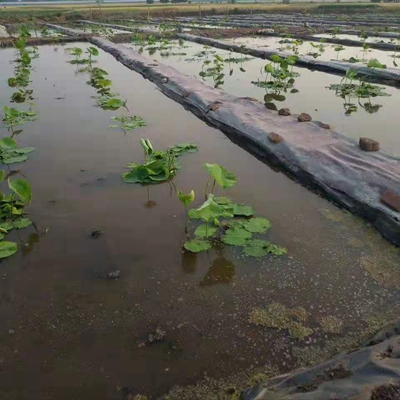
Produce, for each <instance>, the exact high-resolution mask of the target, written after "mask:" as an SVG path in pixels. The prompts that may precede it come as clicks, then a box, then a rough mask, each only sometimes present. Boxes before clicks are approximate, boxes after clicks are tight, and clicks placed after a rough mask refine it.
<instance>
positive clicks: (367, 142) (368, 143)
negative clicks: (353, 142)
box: [359, 138, 379, 151]
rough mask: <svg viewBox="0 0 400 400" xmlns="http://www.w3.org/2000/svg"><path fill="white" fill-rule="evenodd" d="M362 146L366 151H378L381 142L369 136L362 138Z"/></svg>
mask: <svg viewBox="0 0 400 400" xmlns="http://www.w3.org/2000/svg"><path fill="white" fill-rule="evenodd" d="M359 144H360V147H361V149H362V150H364V151H378V150H379V142H377V141H376V140H373V139H368V138H360V142H359Z"/></svg>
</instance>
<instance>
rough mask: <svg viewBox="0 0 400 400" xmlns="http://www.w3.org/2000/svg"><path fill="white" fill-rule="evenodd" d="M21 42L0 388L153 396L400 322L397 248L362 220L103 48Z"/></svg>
mask: <svg viewBox="0 0 400 400" xmlns="http://www.w3.org/2000/svg"><path fill="white" fill-rule="evenodd" d="M182 47H183V46H182ZM21 49H22V50H24V51H25V50H26V51H29V54H30V56H29V57H30V58H32V57H31V56H32V55H35V58H34V59H33V60H31V62H32V63H33V66H34V68H33V69H30V74H29V76H28V77H27V76H26V73H25V72H24V73H23V74H22V75H23V76H22V75H21V70H20V69H16V70H14V67H15V65H17V66H18V65H19V63H20V61H17V64H15V63H13V64H10V61H12V60H21V59H23V60H25V61H24V62H27V61H28V58H27V56H26V55H24V54H25V53H24V52H22V54H21V50H19V52H18V53H17V54H15V53H14V50H12V49H8V50H1V57H0V71H1V74H2V79H1V80H0V89H1V90H0V101H1V104H2V105H3V106H4V107H8V108H5V109H4V110H3V112H4V115H3V118H4V119H3V123H2V125H1V132H2V146H1V149H2V157H3V158H2V163H3V165H5V166H4V167H3V170H4V171H5V172H4V175H5V176H6V181H4V182H3V183H2V185H3V186H4V187H3V189H2V190H3V191H4V192H5V193H8V192H7V191H8V190H11V193H14V195H15V196H18V198H17V197H12V198H11V204H13V202H15V201H18V204H15V207H14V208H16V210H14V209H13V207H10V206H9V204H10V202H9V201H8V202H7V201H6V199H5V197H3V201H2V203H6V204H2V210H3V211H4V210H6V209H7V210H8V211H7V212H11V216H8V214H4V213H3V215H2V218H3V220H2V221H3V222H4V223H8V224H9V225H8V227H7V229H6V228H5V227H4V225H3V230H4V231H5V232H3V233H4V235H5V239H4V240H7V241H8V242H13V243H15V244H16V246H17V247H13V249H14V250H16V251H15V252H14V254H12V255H11V254H5V253H4V250H5V249H4V248H3V249H2V250H3V253H2V256H3V258H4V259H3V261H2V263H1V267H2V274H3V281H2V282H3V283H2V285H3V289H2V297H1V299H2V300H1V302H0V316H1V319H2V321H3V329H2V331H1V332H0V344H1V346H0V348H1V352H0V354H1V359H2V371H1V374H0V387H1V389H0V393H1V394H2V395H3V396H8V397H11V398H13V397H14V398H18V399H32V398H35V397H39V398H40V397H45V396H47V397H49V398H57V399H68V398H71V396H72V395H73V396H77V397H82V396H85V397H87V398H93V399H94V398H95V399H97V400H99V399H113V398H120V397H121V395H124V396H127V395H129V394H132V395H135V394H146V395H148V396H154V397H155V396H163V395H164V394H165V393H166V392H168V391H169V390H170V389H171V388H173V387H174V386H176V385H187V384H190V383H195V382H196V381H198V380H199V379H201V378H203V377H204V374H205V372H206V373H207V376H208V377H211V378H214V379H224V382H225V383H226V382H230V384H231V386H232V384H233V385H235V386H233V391H234V393H236V394H238V393H237V392H236V390H237V385H238V381H237V380H236V381H232V380H229V376H230V375H232V374H235V373H239V372H243V371H246V373H245V375H246V376H247V378H246V379H245V381H241V382H240V384H243V385H251V384H252V383H255V382H257V380H259V379H260V376H261V379H263V377H265V376H267V375H271V374H275V373H278V372H285V371H288V370H290V369H292V368H293V367H295V366H299V365H305V364H307V363H310V362H315V361H317V360H319V359H323V358H326V357H329V356H330V355H332V354H334V353H336V352H337V351H338V350H340V349H344V348H351V347H353V346H354V345H357V343H358V342H359V341H360V340H363V339H364V338H366V337H368V336H369V335H370V334H371V333H373V332H374V331H375V330H376V329H377V328H379V327H380V326H382V325H383V324H384V323H385V322H387V321H389V320H391V319H393V318H396V317H398V308H397V305H398V304H399V301H400V297H399V292H398V290H399V288H400V277H399V274H398V269H397V266H398V261H399V252H398V250H397V249H396V248H394V247H393V246H391V245H389V244H388V243H387V242H386V241H385V240H384V239H382V237H381V236H380V235H379V234H378V233H377V232H376V231H375V229H373V228H371V227H370V226H369V225H368V224H366V223H365V222H363V221H362V220H360V219H358V218H356V217H354V216H352V215H350V214H349V213H346V212H344V211H341V210H340V209H338V208H336V207H334V206H333V205H331V204H330V203H329V202H327V201H326V200H324V199H322V198H321V197H319V196H318V195H316V194H313V193H312V192H310V191H308V190H307V189H306V188H304V187H302V186H300V185H298V184H296V183H295V182H293V181H291V180H290V179H288V178H287V177H286V176H285V175H284V174H282V173H279V172H278V171H275V170H273V169H270V168H269V167H268V166H266V165H265V164H263V163H261V162H260V161H258V160H257V159H255V158H254V157H252V156H251V155H250V154H248V153H247V152H245V151H244V150H242V149H241V148H240V147H239V146H237V145H236V144H234V143H232V142H230V141H229V140H227V138H226V137H225V136H224V135H223V134H222V133H221V132H219V131H218V130H216V129H213V128H210V127H208V126H207V125H205V124H204V123H202V122H201V121H200V120H198V119H197V118H195V117H194V116H193V115H192V114H190V113H188V112H187V111H185V110H184V109H183V108H182V107H181V106H179V105H177V104H176V103H174V102H172V101H171V100H169V99H167V98H166V97H164V96H163V95H162V94H161V93H160V92H159V91H157V90H154V89H155V87H154V86H153V85H152V84H151V83H149V82H147V81H145V80H143V79H142V78H141V77H140V76H139V75H137V74H135V73H133V72H132V71H130V70H128V69H126V68H125V67H123V66H122V65H121V64H118V63H117V62H116V61H115V60H114V59H113V58H112V57H111V56H110V55H108V54H105V53H103V52H102V51H100V50H98V49H97V48H95V47H93V46H90V45H82V44H79V45H77V46H71V45H70V46H69V49H65V48H63V47H54V46H43V47H41V48H40V49H39V51H38V52H37V53H32V52H31V51H32V49H25V48H24V47H21ZM205 50H207V51H212V50H210V49H202V50H201V51H205ZM146 51H148V50H146ZM182 51H183V50H182ZM185 51H186V50H185ZM29 54H28V55H29ZM157 54H158V51H157ZM36 55H37V56H38V57H39V59H37V58H36ZM153 55H155V53H154V54H153ZM211 56H212V59H214V57H213V56H214V54H210V57H211ZM172 57H184V56H172ZM185 57H186V56H185ZM193 57H194V56H193ZM217 60H218V59H217ZM249 62H250V61H249ZM197 63H198V61H197ZM29 64H30V63H29ZM190 65H191V66H193V65H194V64H190ZM235 65H236V63H235ZM239 65H240V64H239ZM243 65H245V63H243ZM238 68H246V67H242V66H239V67H238ZM13 74H14V75H13ZM243 74H244V73H243ZM232 76H233V75H232ZM11 77H13V78H14V79H15V80H16V81H8V78H11ZM24 77H25V78H27V79H28V82H27V80H26V79H25V81H23V80H22V78H24ZM205 78H207V77H205ZM10 83H11V85H10ZM28 90H29V92H28ZM17 92H18V93H21V94H19V95H14V93H17ZM328 93H329V92H328ZM22 95H24V96H25V97H24V98H22V97H21V96H22ZM26 96H29V99H28V98H26ZM11 98H13V101H14V102H13V103H11V102H10V99H11ZM17 99H18V101H16V100H17ZM32 101H34V102H35V104H31V102H32ZM10 110H11V111H10ZM24 112H25V114H23V113H24ZM21 113H22V114H21ZM26 113H28V114H26ZM17 116H19V117H21V116H24V121H22V120H21V119H20V120H19V121H18V120H16V119H15V118H16V117H17ZM18 122H19V123H18ZM141 138H143V140H141ZM13 142H15V145H14V144H13ZM16 146H18V147H16ZM31 147H35V149H32V150H31V151H30V152H29V159H28V160H21V159H15V158H14V159H12V158H11V159H10V157H11V156H14V157H15V155H12V154H10V153H12V152H16V151H17V150H18V149H20V150H19V155H21V154H28V152H27V150H25V151H22V153H21V149H27V148H31ZM7 157H8V158H7ZM18 161H19V162H18ZM22 161H25V162H23V163H22ZM160 161H161V162H162V165H163V168H160ZM217 163H218V164H217ZM22 174H23V175H22ZM14 179H26V180H27V181H28V182H29V187H30V188H31V189H30V194H31V196H28V195H27V194H26V195H25V197H24V193H27V192H26V191H24V190H20V189H18V187H19V186H16V185H15V184H13V183H12V182H13V180H14ZM208 180H209V184H208V185H207V181H208ZM8 181H10V182H11V184H10V183H9V182H8ZM150 183H151V184H150ZM7 185H8V186H10V189H7V188H6V187H7ZM25 187H26V185H25ZM15 188H17V189H18V190H15ZM179 190H182V192H180V191H179ZM192 190H193V192H192ZM193 193H194V194H193ZM205 194H206V196H207V200H205ZM14 195H12V196H14ZM28 197H29V199H28ZM293 199H295V201H293ZM28 200H30V202H29V201H28ZM187 208H188V209H193V210H191V211H189V212H188V213H187V211H186V210H187ZM21 209H22V210H23V211H22V212H23V217H24V218H29V221H32V223H31V224H28V222H27V221H25V223H24V225H25V226H22V225H21V224H19V225H17V224H16V222H17V221H20V223H21V220H20V219H21V218H22V217H21V216H20V215H19V214H14V212H16V211H18V210H21ZM25 213H29V214H25ZM10 224H12V226H11V225H10ZM185 227H186V229H185ZM0 243H1V242H0ZM3 243H4V241H3ZM206 249H208V251H200V250H206ZM8 251H9V250H8ZM6 255H7V256H9V257H6ZM144 366H145V367H144ZM255 374H258V375H255ZM260 374H261V375H260ZM155 376H156V377H157V379H156V380H155V379H154V377H155ZM66 377H68V379H67V380H66ZM249 377H250V378H251V379H249ZM216 387H217V388H218V387H223V388H224V389H223V390H222V393H214V392H213V393H211V395H214V396H216V395H218V396H219V398H222V399H224V398H226V399H228V398H231V397H232V390H230V391H229V392H227V391H226V390H225V388H226V384H225V385H222V383H221V384H219V385H216ZM192 390H194V389H192ZM238 390H239V389H238ZM239 392H240V391H239ZM182 393H183V392H182V391H180V390H177V389H176V388H175V389H172V391H171V393H170V396H169V397H168V398H169V399H182V398H184V397H183V394H182ZM224 396H225V397H224ZM227 396H228V397H227ZM193 398H195V397H193Z"/></svg>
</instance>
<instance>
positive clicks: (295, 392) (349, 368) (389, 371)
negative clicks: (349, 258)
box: [243, 322, 400, 400]
mask: <svg viewBox="0 0 400 400" xmlns="http://www.w3.org/2000/svg"><path fill="white" fill-rule="evenodd" d="M399 332H400V322H398V323H396V324H392V325H389V326H387V327H385V328H384V329H382V330H381V331H380V332H378V333H377V334H376V335H375V336H374V337H373V338H372V339H371V340H370V341H369V342H368V343H366V344H365V347H364V348H361V349H359V350H358V351H354V352H352V353H350V354H346V353H343V354H340V355H338V356H336V357H334V358H333V359H332V360H330V361H327V362H325V363H323V364H320V365H317V366H315V367H311V368H309V369H302V370H298V371H294V372H292V373H289V374H285V375H281V376H278V377H275V378H272V379H270V380H269V381H267V382H265V383H263V384H260V385H257V386H255V387H253V388H250V389H248V390H246V391H245V392H244V394H243V399H244V400H272V399H287V400H314V399H318V400H330V399H332V398H333V397H335V398H340V399H342V400H345V399H354V398H357V399H360V400H370V399H375V400H378V399H398V398H399V394H400V385H399V381H400V340H399V339H400V335H399ZM332 396H333V397H332Z"/></svg>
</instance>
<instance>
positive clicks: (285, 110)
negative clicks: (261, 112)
mask: <svg viewBox="0 0 400 400" xmlns="http://www.w3.org/2000/svg"><path fill="white" fill-rule="evenodd" d="M290 114H291V112H290V110H289V109H288V108H281V109H280V110H279V111H278V115H283V116H285V117H287V116H288V115H290Z"/></svg>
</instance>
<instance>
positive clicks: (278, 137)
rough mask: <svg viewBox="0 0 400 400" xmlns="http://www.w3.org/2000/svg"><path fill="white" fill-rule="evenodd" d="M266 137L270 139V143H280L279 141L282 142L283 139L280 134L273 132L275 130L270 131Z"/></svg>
mask: <svg viewBox="0 0 400 400" xmlns="http://www.w3.org/2000/svg"><path fill="white" fill-rule="evenodd" d="M268 138H269V140H270V141H271V142H272V143H280V142H282V140H283V137H282V136H281V135H278V134H277V133H275V132H271V133H270V134H269V135H268Z"/></svg>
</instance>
